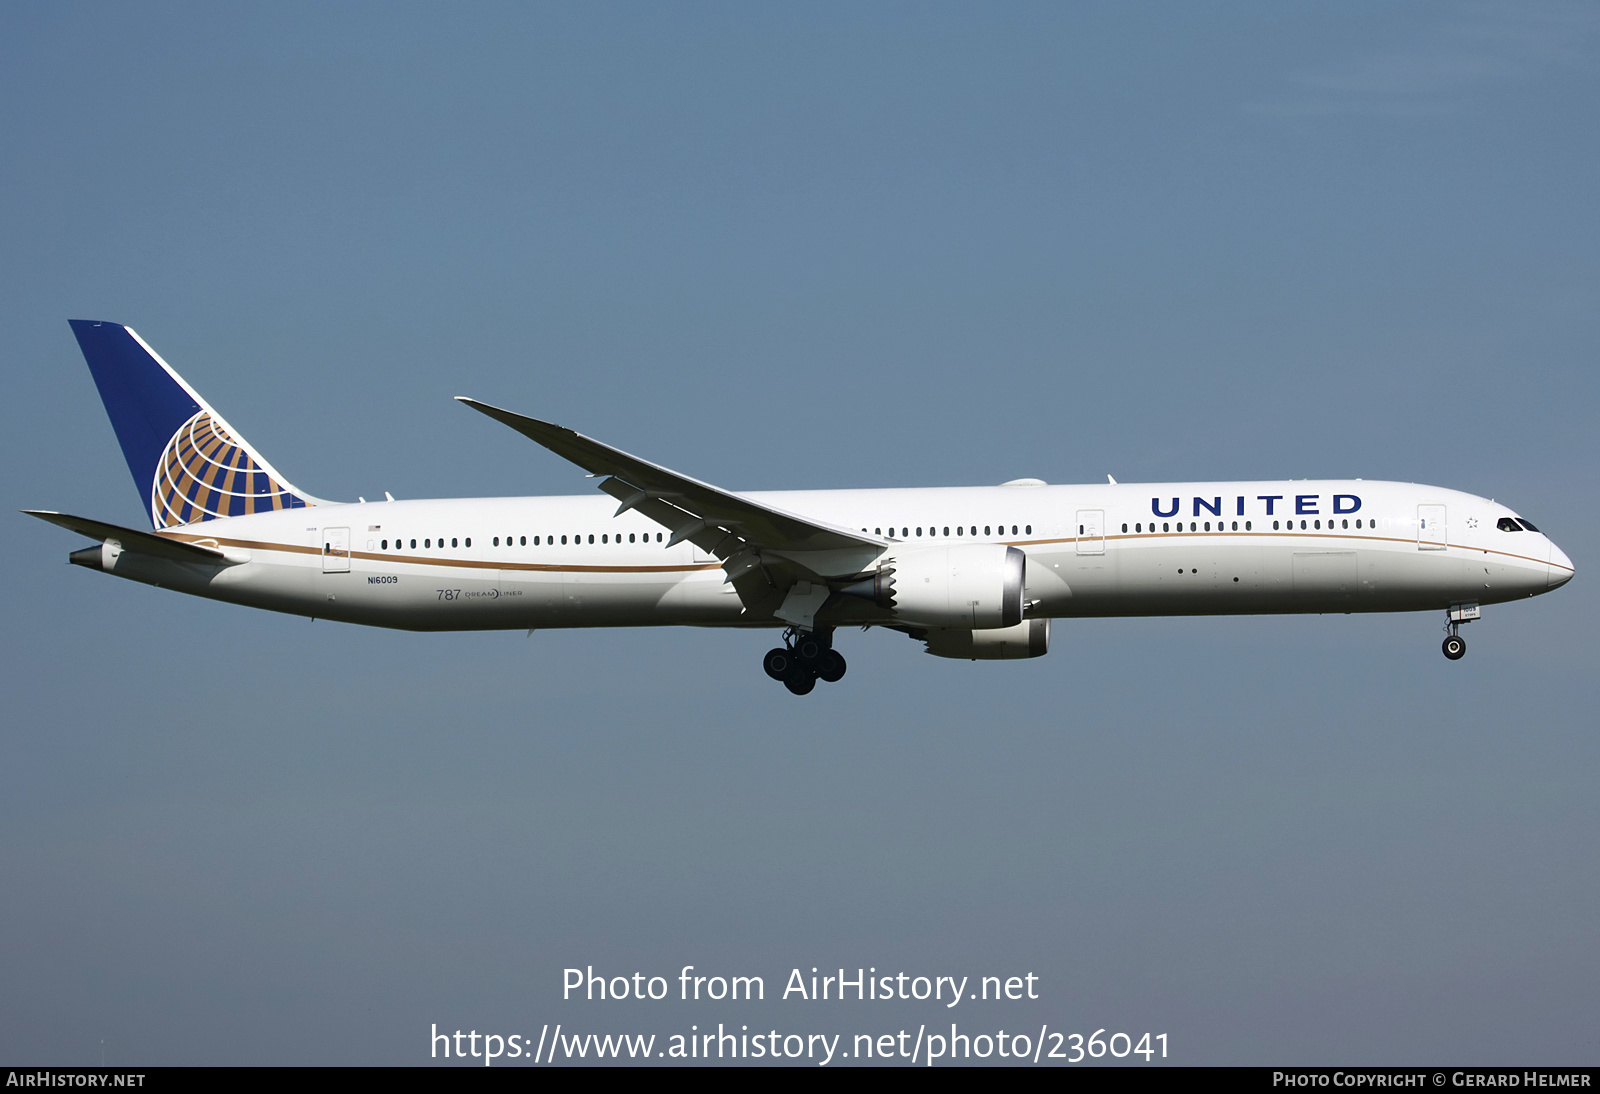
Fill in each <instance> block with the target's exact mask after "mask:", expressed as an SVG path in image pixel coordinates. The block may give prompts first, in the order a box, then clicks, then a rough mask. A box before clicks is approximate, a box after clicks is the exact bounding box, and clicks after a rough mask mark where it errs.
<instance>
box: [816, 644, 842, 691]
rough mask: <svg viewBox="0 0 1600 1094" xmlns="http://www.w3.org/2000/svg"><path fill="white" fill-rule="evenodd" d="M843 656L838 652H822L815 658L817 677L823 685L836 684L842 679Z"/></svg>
mask: <svg viewBox="0 0 1600 1094" xmlns="http://www.w3.org/2000/svg"><path fill="white" fill-rule="evenodd" d="M844 670H845V663H844V656H843V655H842V654H841V653H839V651H838V650H823V651H822V656H821V657H819V658H817V675H818V676H819V677H821V679H822V681H823V683H825V684H837V683H838V682H839V681H840V680H841V679H843V678H844Z"/></svg>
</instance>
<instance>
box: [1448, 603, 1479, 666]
mask: <svg viewBox="0 0 1600 1094" xmlns="http://www.w3.org/2000/svg"><path fill="white" fill-rule="evenodd" d="M1479 614H1480V613H1479V609H1478V606H1477V605H1476V604H1457V605H1456V606H1454V607H1453V608H1451V609H1450V614H1449V615H1448V616H1447V617H1446V618H1447V622H1446V623H1445V625H1444V629H1445V630H1446V631H1447V632H1448V634H1447V635H1446V637H1445V640H1444V655H1445V656H1446V657H1448V658H1450V660H1452V661H1459V660H1461V659H1462V658H1463V657H1465V656H1466V653H1467V640H1466V639H1465V638H1462V637H1461V624H1463V623H1471V622H1472V621H1473V620H1474V619H1477V618H1478V616H1479Z"/></svg>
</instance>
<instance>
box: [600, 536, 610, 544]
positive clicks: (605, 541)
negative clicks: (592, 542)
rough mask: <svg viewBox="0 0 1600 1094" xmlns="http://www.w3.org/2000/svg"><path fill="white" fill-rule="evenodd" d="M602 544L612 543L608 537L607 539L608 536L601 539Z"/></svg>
mask: <svg viewBox="0 0 1600 1094" xmlns="http://www.w3.org/2000/svg"><path fill="white" fill-rule="evenodd" d="M600 542H601V543H610V542H611V540H610V539H609V538H608V537H606V536H601V537H600Z"/></svg>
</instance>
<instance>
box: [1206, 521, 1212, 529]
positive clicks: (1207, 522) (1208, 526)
mask: <svg viewBox="0 0 1600 1094" xmlns="http://www.w3.org/2000/svg"><path fill="white" fill-rule="evenodd" d="M1206 531H1208V532H1209V531H1211V522H1210V521H1209V520H1208V521H1206Z"/></svg>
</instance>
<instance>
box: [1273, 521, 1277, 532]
mask: <svg viewBox="0 0 1600 1094" xmlns="http://www.w3.org/2000/svg"><path fill="white" fill-rule="evenodd" d="M1272 530H1273V531H1274V532H1276V531H1277V530H1278V522H1277V521H1273V522H1272Z"/></svg>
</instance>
